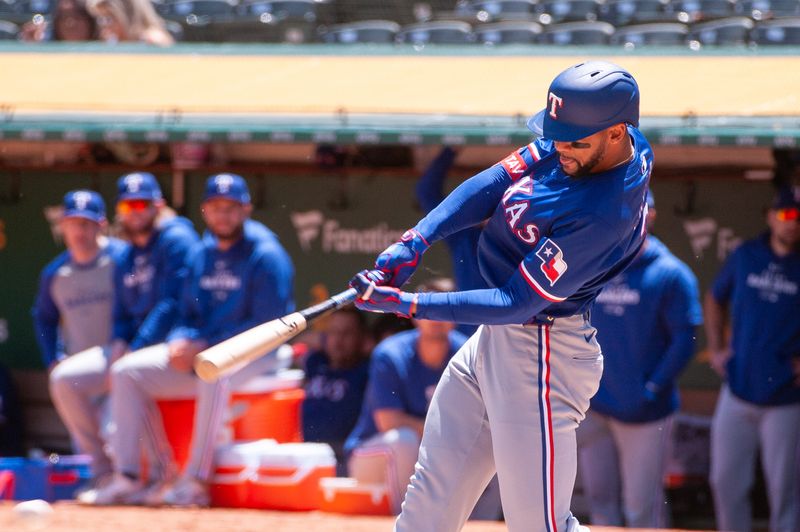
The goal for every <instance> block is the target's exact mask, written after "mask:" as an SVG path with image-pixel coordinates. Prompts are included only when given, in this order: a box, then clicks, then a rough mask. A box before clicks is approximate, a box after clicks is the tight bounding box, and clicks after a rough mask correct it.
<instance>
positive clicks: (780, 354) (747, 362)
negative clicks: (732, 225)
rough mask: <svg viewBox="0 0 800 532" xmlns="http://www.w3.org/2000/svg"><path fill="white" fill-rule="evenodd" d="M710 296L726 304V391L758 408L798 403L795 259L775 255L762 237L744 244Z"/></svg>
mask: <svg viewBox="0 0 800 532" xmlns="http://www.w3.org/2000/svg"><path fill="white" fill-rule="evenodd" d="M712 294H713V296H714V298H715V299H716V300H717V301H718V302H719V303H720V304H723V305H724V304H728V303H730V313H731V332H732V338H731V350H732V352H733V356H731V358H730V360H729V361H728V365H727V368H726V369H727V374H728V386H729V387H730V389H731V391H732V392H733V393H734V394H735V395H736V396H737V397H739V398H740V399H744V400H745V401H749V402H751V403H755V404H758V405H782V404H789V403H797V402H800V386H795V385H793V384H792V380H793V379H794V375H793V373H792V365H791V364H792V359H793V358H794V359H795V360H796V359H797V358H798V357H800V319H798V309H800V254H798V253H797V252H794V253H790V254H789V255H786V256H785V257H779V256H777V255H775V254H774V253H773V252H772V248H770V245H769V236H768V235H764V236H762V237H761V238H757V239H754V240H750V241H747V242H745V243H744V244H742V245H741V246H739V247H738V248H737V249H736V251H734V252H733V253H732V254H731V256H730V257H728V260H727V261H726V262H725V265H724V266H723V267H722V270H721V271H720V272H719V274H718V275H717V278H716V279H715V280H714V285H713V287H712Z"/></svg>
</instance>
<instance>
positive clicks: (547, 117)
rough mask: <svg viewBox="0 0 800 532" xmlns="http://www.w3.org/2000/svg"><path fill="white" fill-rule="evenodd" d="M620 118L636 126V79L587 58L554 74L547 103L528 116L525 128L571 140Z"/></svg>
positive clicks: (593, 132) (594, 131) (614, 122)
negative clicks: (556, 74) (540, 109)
mask: <svg viewBox="0 0 800 532" xmlns="http://www.w3.org/2000/svg"><path fill="white" fill-rule="evenodd" d="M620 122H626V123H628V124H631V125H632V126H635V127H638V126H639V86H638V85H637V84H636V80H635V79H633V76H631V74H630V73H629V72H628V71H627V70H625V69H624V68H622V67H620V66H617V65H615V64H613V63H608V62H606V61H586V62H585V63H581V64H579V65H575V66H573V67H570V68H568V69H566V70H565V71H563V72H562V73H561V74H559V75H558V76H556V78H555V79H554V80H553V82H552V83H551V84H550V90H549V91H548V93H547V107H545V108H544V109H543V110H542V111H540V112H538V113H536V114H535V115H533V116H532V117H531V118H530V119H529V120H528V129H530V130H531V131H533V132H534V133H537V134H539V135H542V136H543V137H545V138H547V139H550V140H557V141H561V142H572V141H575V140H578V139H582V138H584V137H588V136H589V135H593V134H595V133H597V132H598V131H602V130H604V129H606V128H607V127H611V126H613V125H614V124H619V123H620Z"/></svg>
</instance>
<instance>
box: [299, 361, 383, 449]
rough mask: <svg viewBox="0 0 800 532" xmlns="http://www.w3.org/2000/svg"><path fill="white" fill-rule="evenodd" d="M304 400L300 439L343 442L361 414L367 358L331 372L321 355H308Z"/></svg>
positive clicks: (365, 383)
mask: <svg viewBox="0 0 800 532" xmlns="http://www.w3.org/2000/svg"><path fill="white" fill-rule="evenodd" d="M303 369H304V371H305V374H306V385H305V391H306V398H305V400H304V401H303V415H302V419H303V439H304V440H305V441H315V442H327V443H331V442H338V443H339V444H340V445H341V444H343V443H344V441H345V439H346V438H347V435H348V434H350V431H351V430H353V426H354V425H355V424H356V421H357V420H358V414H359V412H360V411H361V403H362V402H363V400H364V390H365V389H366V387H367V377H368V376H369V359H366V358H365V359H364V360H363V361H362V362H361V363H360V364H358V365H357V366H355V367H352V368H348V369H333V368H331V365H330V363H329V361H328V357H327V355H326V354H325V353H324V352H319V351H318V352H314V353H311V354H310V355H308V358H307V359H306V361H305V364H304V367H303Z"/></svg>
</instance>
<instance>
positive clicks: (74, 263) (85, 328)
mask: <svg viewBox="0 0 800 532" xmlns="http://www.w3.org/2000/svg"><path fill="white" fill-rule="evenodd" d="M107 225H108V224H107V221H106V206H105V202H104V201H103V198H102V197H100V195H99V194H98V193H97V192H93V191H90V190H75V191H72V192H69V193H67V194H66V196H64V214H63V218H62V219H61V221H60V222H59V228H60V230H61V233H62V235H63V237H64V243H65V244H66V247H67V250H66V251H64V252H63V253H61V254H60V255H58V256H57V257H56V258H55V259H53V261H51V262H50V263H49V264H48V265H47V266H46V267H45V268H44V270H43V271H42V275H41V279H40V282H39V292H38V294H37V296H36V303H35V305H34V308H33V318H34V325H35V328H36V339H37V340H38V342H39V347H40V348H41V351H42V359H43V361H44V365H45V367H46V368H47V370H48V372H49V385H50V397H51V398H52V400H53V405H54V406H55V407H56V410H57V411H58V414H59V416H60V417H61V420H62V421H63V422H64V425H66V427H67V430H69V433H70V436H71V437H72V441H73V443H74V445H75V447H76V448H77V450H78V451H79V452H81V453H85V454H88V455H89V456H91V457H92V474H93V475H94V477H95V478H96V479H99V478H102V477H103V476H105V475H106V474H107V473H108V472H109V471H110V469H111V462H110V461H109V458H108V456H107V455H106V453H105V450H104V441H103V437H102V435H101V430H100V419H101V417H102V415H101V414H102V412H103V406H104V404H105V399H106V394H107V393H108V366H109V365H110V363H109V361H108V360H109V357H110V352H109V350H108V349H107V346H108V344H109V341H110V340H111V331H112V315H113V309H114V301H115V289H114V276H115V272H116V270H117V269H118V268H119V267H120V264H121V262H122V257H123V255H124V254H125V253H126V248H127V244H125V243H124V242H122V241H121V240H117V239H115V238H107V237H105V236H103V233H104V231H105V230H106V228H107ZM97 346H106V348H105V349H104V348H102V347H97Z"/></svg>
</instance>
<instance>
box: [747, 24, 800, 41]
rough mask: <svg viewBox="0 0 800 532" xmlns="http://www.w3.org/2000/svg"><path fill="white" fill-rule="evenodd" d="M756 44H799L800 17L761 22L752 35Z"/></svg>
mask: <svg viewBox="0 0 800 532" xmlns="http://www.w3.org/2000/svg"><path fill="white" fill-rule="evenodd" d="M752 37H753V41H754V42H755V43H756V44H764V45H770V46H772V45H777V44H789V45H798V44H800V17H789V18H784V19H775V20H770V21H767V22H762V23H760V24H758V25H756V27H755V29H754V30H753V33H752Z"/></svg>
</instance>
